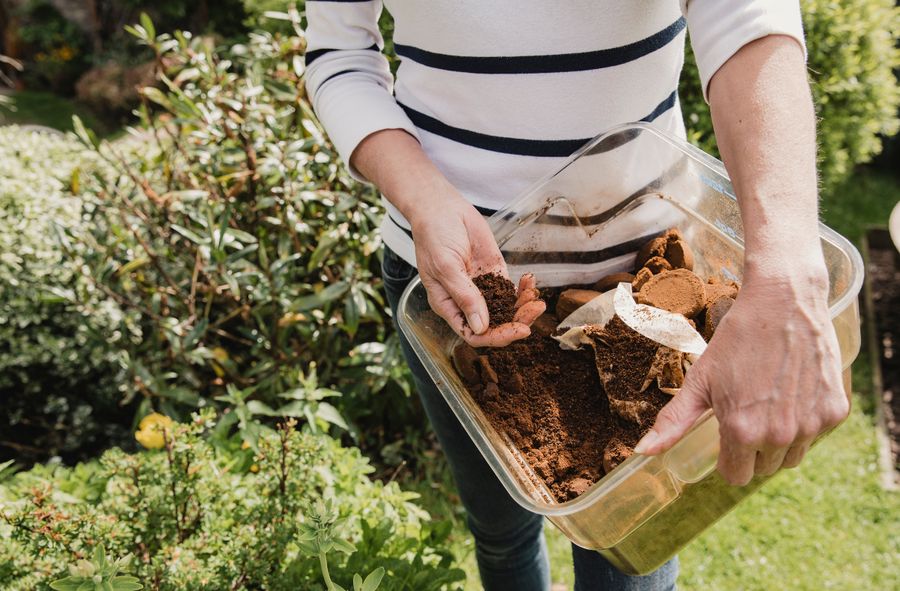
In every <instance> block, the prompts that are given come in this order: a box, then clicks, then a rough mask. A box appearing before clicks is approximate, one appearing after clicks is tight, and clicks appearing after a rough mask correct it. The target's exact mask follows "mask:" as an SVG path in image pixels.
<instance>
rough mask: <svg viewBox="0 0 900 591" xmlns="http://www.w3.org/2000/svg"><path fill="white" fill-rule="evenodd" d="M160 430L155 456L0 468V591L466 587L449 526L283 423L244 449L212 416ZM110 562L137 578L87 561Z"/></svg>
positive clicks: (356, 460) (356, 458)
mask: <svg viewBox="0 0 900 591" xmlns="http://www.w3.org/2000/svg"><path fill="white" fill-rule="evenodd" d="M165 425H166V429H165V431H163V432H161V433H160V434H159V439H160V441H159V443H160V446H159V447H160V449H158V450H148V451H144V452H141V453H136V454H127V453H124V452H122V451H121V450H118V449H113V450H109V451H107V452H106V453H105V454H104V455H103V456H102V457H101V458H100V459H99V461H93V462H90V463H88V464H80V465H78V466H76V467H74V468H64V467H60V466H53V465H43V466H37V467H35V468H34V469H32V470H31V471H29V472H22V473H19V474H15V475H9V474H8V473H7V474H6V475H4V472H3V466H2V465H0V588H3V589H7V590H10V591H25V590H28V591H32V590H35V589H39V590H45V589H48V585H49V584H50V583H51V582H53V581H58V583H57V584H55V586H54V588H55V589H60V588H62V589H68V588H71V589H80V588H90V589H94V588H97V589H101V588H103V589H106V588H113V589H115V588H121V589H135V588H136V587H134V586H129V585H132V584H133V582H135V579H136V582H137V584H142V585H143V588H144V589H148V590H149V589H154V590H159V591H176V590H177V591H180V590H184V589H191V590H193V591H220V590H222V589H233V590H235V591H237V590H252V589H269V590H272V591H278V590H284V591H287V590H291V591H293V590H297V589H307V590H322V591H325V590H327V591H335V590H336V589H338V588H339V587H337V586H336V585H340V586H341V587H340V588H343V589H361V588H365V589H367V590H374V589H375V588H376V587H377V588H378V589H379V590H380V591H391V590H394V591H400V590H410V591H412V590H415V591H429V590H431V591H437V590H439V589H449V588H452V587H451V585H453V584H454V583H455V582H458V581H461V580H462V579H464V578H465V577H464V574H463V573H462V571H460V570H458V569H455V568H452V566H451V565H452V563H453V556H452V554H451V553H450V552H449V551H448V550H447V549H446V546H447V535H448V534H449V531H450V528H449V523H446V522H445V523H438V524H432V523H431V522H430V518H429V516H428V514H427V513H426V512H425V511H423V510H422V509H421V508H419V507H418V506H417V505H416V504H414V503H413V499H414V498H415V497H416V495H415V494H413V493H408V492H404V491H402V490H401V489H400V487H399V486H398V485H397V483H396V482H390V483H387V484H383V483H381V482H378V481H376V482H373V481H371V480H370V479H369V478H368V476H367V475H368V474H369V473H371V472H372V468H371V466H370V465H369V463H368V461H367V460H366V459H365V458H364V457H363V456H362V455H361V454H360V452H359V450H358V449H355V448H342V447H341V446H340V444H339V443H338V442H337V441H335V440H334V439H331V438H330V437H328V436H326V435H321V434H320V435H313V434H311V433H309V432H308V430H307V431H300V430H297V429H295V428H294V425H293V422H288V423H286V424H283V425H281V427H280V428H279V429H278V430H277V431H272V432H267V433H265V434H263V435H262V436H260V438H259V439H258V441H257V444H256V446H255V448H256V449H254V448H253V447H252V446H247V445H244V446H241V445H240V444H239V443H236V442H234V441H233V440H231V439H221V438H219V437H217V435H216V430H215V426H214V425H215V421H214V419H213V415H212V413H211V412H210V411H206V412H204V413H200V414H197V415H194V416H193V417H192V418H191V419H190V420H189V421H188V422H187V423H183V424H172V423H168V422H166V423H165ZM154 447H155V446H154ZM100 548H102V550H100V551H99V553H100V554H102V557H103V558H98V556H97V555H98V549H100ZM92 558H93V559H92ZM114 560H115V561H116V562H117V563H118V566H119V568H118V569H116V570H118V575H117V576H124V577H135V579H128V580H125V579H120V581H122V582H123V584H122V585H121V586H120V587H117V586H116V581H115V580H114V576H115V575H116V573H115V572H114V571H110V572H107V573H105V574H104V573H103V572H102V570H101V569H99V568H97V565H96V564H92V563H97V562H100V563H102V562H104V561H108V562H113V561H114ZM372 573H375V574H374V575H372ZM379 573H383V579H381V583H380V585H377V584H375V580H376V579H378V578H379ZM357 574H358V575H359V583H360V586H356V585H355V584H351V583H352V582H353V579H354V575H357ZM92 576H96V577H100V580H96V579H93V580H92ZM366 579H368V580H370V581H373V582H372V583H370V584H369V586H368V587H365V586H364V585H362V583H363V582H364V581H365V580H366ZM80 581H86V582H87V583H88V584H89V587H78V584H79V582H80ZM106 583H109V584H110V585H112V586H111V587H105V586H103V585H105V584H106ZM67 584H68V585H69V586H66V585H67ZM95 584H96V585H97V586H96V587H95V586H94V585H95Z"/></svg>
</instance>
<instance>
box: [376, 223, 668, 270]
mask: <svg viewBox="0 0 900 591" xmlns="http://www.w3.org/2000/svg"><path fill="white" fill-rule="evenodd" d="M388 218H390V220H391V222H393V223H394V225H396V226H397V227H398V228H400V229H401V230H403V233H404V234H406V235H407V236H409V239H410V240H412V237H413V236H412V232H410V231H409V230H407V229H406V228H404V227H403V226H401V225H400V224H399V223H397V220H395V219H394V217H393V216H391V215H390V214H388ZM657 235H659V232H657V233H656V234H647V235H645V236H641V237H639V238H634V239H632V240H628V241H626V242H622V243H620V244H615V245H613V246H609V247H607V248H604V249H601V250H588V251H582V252H579V251H572V250H569V251H517V250H504V251H503V252H502V254H503V259H504V260H505V261H506V264H507V265H539V264H545V265H559V264H570V265H572V264H575V265H591V264H595V263H602V262H603V261H608V260H611V259H615V258H618V257H620V256H623V255H626V254H631V253H633V252H635V251H637V250H638V249H639V248H640V247H641V246H642V245H643V244H644V243H646V242H647V241H648V240H651V239H652V238H655V237H656V236H657Z"/></svg>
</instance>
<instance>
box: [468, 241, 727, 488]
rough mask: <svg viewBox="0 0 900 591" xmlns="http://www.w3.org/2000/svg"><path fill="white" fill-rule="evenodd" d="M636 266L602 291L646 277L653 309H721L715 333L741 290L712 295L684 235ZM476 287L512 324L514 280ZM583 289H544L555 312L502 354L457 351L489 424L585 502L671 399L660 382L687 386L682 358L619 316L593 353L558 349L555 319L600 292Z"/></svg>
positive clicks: (498, 316) (492, 278) (700, 316)
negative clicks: (727, 304) (592, 488)
mask: <svg viewBox="0 0 900 591" xmlns="http://www.w3.org/2000/svg"><path fill="white" fill-rule="evenodd" d="M655 258H658V259H659V260H654V259H655ZM638 261H639V262H641V265H640V267H639V268H637V269H635V273H634V274H633V275H632V274H616V275H615V276H610V277H608V278H602V279H600V280H599V281H598V282H597V283H595V284H594V286H598V285H602V286H606V285H607V284H609V285H612V286H613V287H615V285H616V284H618V283H619V282H620V281H628V280H629V278H632V277H633V278H634V281H635V282H637V281H638V280H639V279H640V280H643V285H644V287H645V288H647V289H648V294H650V296H651V297H649V299H650V300H651V301H652V302H654V304H653V305H658V306H660V307H666V305H668V307H667V309H673V310H675V311H679V312H682V313H688V314H690V315H691V316H695V317H696V318H697V320H698V322H700V323H701V324H706V323H705V322H704V320H705V318H706V316H707V304H708V303H716V304H717V305H718V306H717V307H716V309H715V310H711V311H710V312H711V313H712V315H713V316H714V317H715V319H716V320H715V322H713V321H711V322H710V323H709V324H710V326H711V327H713V328H714V325H715V324H717V321H718V320H720V319H721V316H722V315H724V312H727V309H724V306H725V304H723V303H720V300H724V299H726V298H727V299H732V298H733V297H734V296H736V294H737V286H736V285H733V284H729V285H723V284H715V287H713V288H712V289H709V290H707V285H705V284H704V282H703V281H702V280H701V279H700V278H698V277H697V276H696V275H694V274H693V273H692V272H691V271H689V270H687V269H686V268H685V267H686V266H687V265H688V264H689V265H690V266H693V254H692V253H691V251H690V247H689V246H688V245H687V243H686V242H685V241H684V239H683V238H682V237H681V234H680V233H678V232H677V230H669V231H667V232H666V233H664V234H663V235H661V236H660V237H658V238H655V239H654V240H653V241H651V243H648V244H647V245H645V246H644V248H642V249H641V254H640V255H639V257H638ZM661 261H662V262H661ZM675 263H678V264H675ZM650 266H652V267H654V268H655V269H658V270H657V271H656V272H654V271H653V270H652V269H650V268H649V267H650ZM667 267H668V268H667ZM474 281H475V284H476V285H477V286H478V287H479V289H481V291H482V294H483V295H484V297H485V300H486V301H487V303H488V309H489V311H490V314H491V326H495V324H500V323H502V321H508V320H504V319H510V320H511V319H512V316H513V314H514V312H515V301H516V294H515V288H514V286H513V284H512V283H511V282H509V281H508V280H506V279H504V278H502V277H499V276H497V275H482V276H480V277H476V278H475V279H474ZM708 285H713V284H708ZM585 287H587V286H574V285H573V286H570V287H568V288H565V287H563V288H557V289H550V290H543V292H542V295H543V297H544V299H545V301H546V302H547V305H548V312H547V313H546V314H544V315H542V316H541V317H540V318H539V319H538V320H537V321H536V322H535V323H534V324H533V325H532V334H531V336H529V337H528V338H526V339H523V340H521V341H517V342H514V343H512V344H510V345H508V346H506V347H503V348H483V349H477V350H476V349H473V348H472V347H470V346H469V345H466V344H464V343H463V344H460V345H458V346H457V347H456V349H454V351H453V355H452V357H453V363H454V366H455V367H456V370H457V372H458V373H459V375H460V377H461V378H462V379H463V381H464V382H465V384H466V386H467V387H468V389H469V391H470V393H471V394H472V397H473V399H474V400H475V402H476V403H477V404H478V405H479V406H480V407H481V409H482V411H483V412H484V413H485V415H486V417H487V419H488V420H489V421H490V422H491V423H492V424H493V425H494V426H495V427H496V428H497V430H498V431H500V432H501V433H503V434H505V435H506V436H507V437H508V438H509V439H510V441H511V442H512V444H513V445H514V446H515V447H516V448H517V449H518V450H519V451H520V452H521V453H522V455H523V456H524V458H525V461H526V462H527V463H528V464H529V465H530V466H531V467H532V468H533V469H534V472H535V474H536V475H537V476H538V477H539V478H541V479H542V480H543V482H544V483H545V484H546V485H547V488H548V489H549V490H550V492H551V493H552V494H553V495H554V497H555V498H556V499H557V500H558V501H560V502H565V501H569V500H572V499H574V498H576V497H578V496H579V495H580V494H582V493H584V492H585V491H586V490H587V489H588V488H589V487H590V486H591V485H592V484H594V483H595V482H597V481H598V480H600V479H601V478H602V477H603V476H604V475H606V474H607V473H608V472H609V471H611V470H613V469H615V468H616V467H617V466H618V465H619V464H621V463H622V462H623V461H625V460H626V459H627V458H628V457H629V456H630V455H631V454H632V450H633V449H634V446H635V445H636V444H637V442H638V441H639V440H640V438H641V437H642V436H643V435H644V434H645V433H646V432H647V430H649V428H650V427H651V426H652V425H653V422H654V421H655V420H656V415H657V414H658V413H659V411H660V409H662V407H663V406H665V405H666V403H668V402H669V400H671V396H670V395H669V394H666V393H664V392H663V391H661V390H660V387H659V383H660V382H662V383H663V386H665V387H666V388H667V389H668V388H677V387H680V383H673V379H674V381H675V382H678V381H679V380H683V373H682V367H681V357H680V354H678V353H677V352H674V351H672V350H670V349H667V348H665V347H663V346H661V345H659V344H658V343H656V342H655V341H652V340H650V339H648V338H646V337H644V336H642V335H640V334H638V333H637V332H635V331H634V330H632V329H631V328H629V327H628V326H626V325H625V323H624V322H622V320H621V319H619V318H618V317H614V318H613V319H612V320H610V321H609V322H608V323H607V324H606V326H604V327H600V326H597V327H591V328H590V329H589V330H588V331H587V334H588V336H589V337H590V338H591V339H592V340H593V341H594V346H593V347H585V348H584V349H582V350H579V351H568V350H564V349H562V348H560V346H559V343H558V342H557V341H555V340H554V339H552V338H551V335H552V334H553V333H554V332H555V330H556V322H557V319H562V318H565V317H566V316H568V314H570V313H571V312H573V311H574V310H575V309H577V308H578V307H579V306H580V305H583V304H584V303H586V302H587V301H590V299H591V298H592V297H595V296H596V295H598V293H599V292H597V291H589V290H586V289H584V288H585ZM592 287H593V286H592ZM707 291H710V292H715V293H711V294H709V295H714V296H715V297H714V298H713V300H712V301H710V299H709V298H708V294H707ZM641 293H643V290H642V292H641ZM648 303H649V302H648ZM703 328H705V327H703ZM673 364H674V365H673ZM654 376H658V378H654Z"/></svg>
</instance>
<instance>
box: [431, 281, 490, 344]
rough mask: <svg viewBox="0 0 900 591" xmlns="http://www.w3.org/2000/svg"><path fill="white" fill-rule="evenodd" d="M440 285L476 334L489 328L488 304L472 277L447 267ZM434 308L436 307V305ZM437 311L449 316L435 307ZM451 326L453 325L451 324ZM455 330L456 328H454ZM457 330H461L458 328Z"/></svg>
mask: <svg viewBox="0 0 900 591" xmlns="http://www.w3.org/2000/svg"><path fill="white" fill-rule="evenodd" d="M435 283H437V282H435ZM439 285H440V286H441V287H442V288H443V291H444V292H445V293H446V294H448V295H449V296H450V298H451V299H452V300H453V302H454V304H455V305H456V307H457V309H458V310H459V311H460V312H461V313H462V314H463V316H465V319H466V321H467V322H468V325H469V328H471V329H472V332H474V334H482V333H484V331H486V330H487V328H488V310H487V304H486V303H485V301H484V297H482V295H481V292H480V291H478V288H477V287H475V284H474V283H472V279H471V278H470V277H469V276H468V275H467V274H466V273H465V272H464V271H463V270H459V269H457V270H453V271H452V272H451V271H450V269H446V270H445V274H444V275H443V276H442V277H441V278H440V283H439ZM425 287H426V288H428V287H429V286H427V285H426V286H425ZM429 291H430V289H429ZM429 303H430V301H429ZM448 307H449V306H448ZM432 308H433V309H434V306H432ZM435 312H437V313H438V314H440V315H441V316H442V317H443V318H444V319H445V320H447V317H446V316H443V314H441V313H440V311H438V310H437V309H435ZM448 322H449V320H448ZM451 326H453V325H452V324H451ZM454 330H456V329H455V328H454ZM457 332H459V331H458V330H457Z"/></svg>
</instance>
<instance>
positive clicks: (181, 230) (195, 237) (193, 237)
mask: <svg viewBox="0 0 900 591" xmlns="http://www.w3.org/2000/svg"><path fill="white" fill-rule="evenodd" d="M170 227H171V228H172V229H173V230H175V232H177V233H178V234H181V235H182V236H184V237H185V238H187V239H188V240H190V241H191V242H193V243H194V244H202V245H208V244H209V243H210V239H209V238H204V237H202V236H200V235H199V234H197V233H196V232H194V231H193V230H189V229H187V228H185V227H184V226H180V225H178V224H171V225H170Z"/></svg>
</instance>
